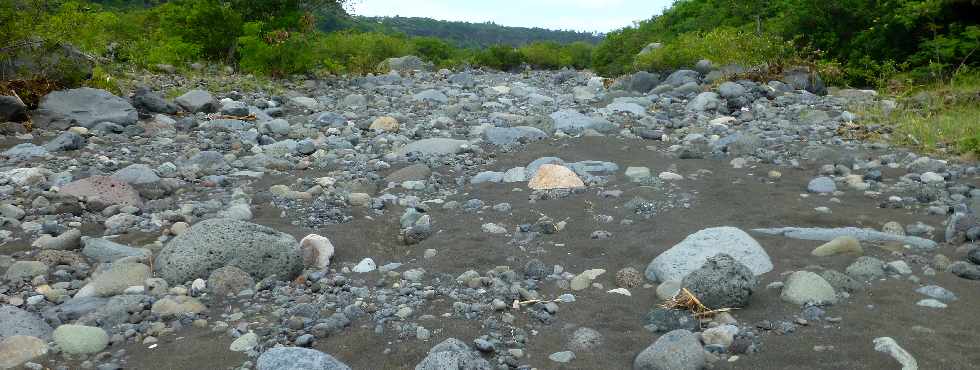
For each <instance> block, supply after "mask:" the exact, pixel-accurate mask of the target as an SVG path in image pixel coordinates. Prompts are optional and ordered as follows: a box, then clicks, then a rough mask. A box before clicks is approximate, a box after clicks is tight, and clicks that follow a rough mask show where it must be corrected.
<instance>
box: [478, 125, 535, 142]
mask: <svg viewBox="0 0 980 370" xmlns="http://www.w3.org/2000/svg"><path fill="white" fill-rule="evenodd" d="M547 137H548V134H546V133H545V132H544V131H541V130H539V129H537V128H534V127H529V126H517V127H490V128H487V129H486V130H483V139H484V140H486V141H487V142H488V143H490V144H493V145H514V144H518V143H526V142H531V141H538V140H544V139H545V138H547Z"/></svg>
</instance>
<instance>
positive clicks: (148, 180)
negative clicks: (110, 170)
mask: <svg viewBox="0 0 980 370" xmlns="http://www.w3.org/2000/svg"><path fill="white" fill-rule="evenodd" d="M109 177H112V178H113V179H116V180H119V181H122V182H125V183H128V184H130V185H143V184H152V183H157V182H160V176H157V173H156V171H154V170H153V169H152V168H150V166H147V165H145V164H142V163H134V164H131V165H129V166H126V167H123V168H122V169H120V170H119V171H116V173H114V174H112V176H109Z"/></svg>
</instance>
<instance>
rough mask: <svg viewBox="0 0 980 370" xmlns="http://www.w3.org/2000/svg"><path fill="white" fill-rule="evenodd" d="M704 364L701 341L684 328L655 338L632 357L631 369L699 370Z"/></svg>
mask: <svg viewBox="0 0 980 370" xmlns="http://www.w3.org/2000/svg"><path fill="white" fill-rule="evenodd" d="M704 366H705V356H704V349H703V348H702V347H701V341H699V340H698V336H697V334H694V333H692V332H690V331H687V330H684V329H678V330H674V331H672V332H669V333H667V334H664V335H663V336H661V337H660V338H657V341H655V342H653V344H651V345H650V346H649V347H647V348H646V349H644V350H643V352H640V354H639V355H637V356H636V358H635V359H633V370H701V369H703V368H704Z"/></svg>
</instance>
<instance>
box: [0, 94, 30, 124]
mask: <svg viewBox="0 0 980 370" xmlns="http://www.w3.org/2000/svg"><path fill="white" fill-rule="evenodd" d="M26 120H27V105H24V102H23V101H21V100H20V99H18V98H17V97H14V96H7V95H0V122H21V121H26Z"/></svg>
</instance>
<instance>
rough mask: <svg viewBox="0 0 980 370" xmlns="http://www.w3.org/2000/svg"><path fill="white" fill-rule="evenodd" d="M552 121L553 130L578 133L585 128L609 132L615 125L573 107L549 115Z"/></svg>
mask: <svg viewBox="0 0 980 370" xmlns="http://www.w3.org/2000/svg"><path fill="white" fill-rule="evenodd" d="M549 117H551V119H552V120H553V121H554V129H555V131H563V132H565V133H569V134H578V133H581V132H582V131H585V130H596V131H599V132H610V131H614V130H616V129H617V126H616V125H615V124H613V123H612V122H609V121H607V120H605V119H603V118H596V117H591V116H587V115H585V114H582V113H580V112H578V111H576V110H573V109H563V110H560V111H557V112H554V113H552V114H550V115H549Z"/></svg>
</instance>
